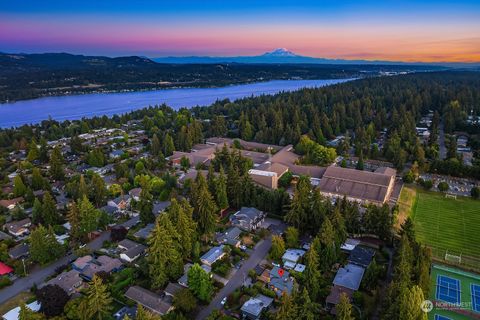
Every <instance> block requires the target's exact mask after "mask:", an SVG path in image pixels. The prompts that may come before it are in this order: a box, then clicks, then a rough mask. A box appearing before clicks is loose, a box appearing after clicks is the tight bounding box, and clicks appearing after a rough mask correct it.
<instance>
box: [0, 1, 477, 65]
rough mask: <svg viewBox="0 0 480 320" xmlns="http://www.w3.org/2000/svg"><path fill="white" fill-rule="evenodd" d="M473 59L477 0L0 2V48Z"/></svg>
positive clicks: (159, 54) (114, 53) (113, 53)
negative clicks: (283, 49)
mask: <svg viewBox="0 0 480 320" xmlns="http://www.w3.org/2000/svg"><path fill="white" fill-rule="evenodd" d="M277 47H286V48H288V49H289V50H291V51H293V52H295V53H297V54H300V55H306V56H312V57H324V58H341V59H367V60H376V59H381V60H394V61H425V62H432V61H451V62H480V1H479V0H476V1H462V0H459V1H443V0H440V1H433V0H432V1H394V0H383V1H362V0H356V1H350V0H337V1H321V0H318V1H282V0H276V1H269V0H265V1H260V0H256V1H253V0H243V1H227V0H223V1H206V0H203V1H182V0H177V1H162V0H157V1H153V0H149V1H147V0H143V1H142V0H139V1H120V0H117V1H113V0H96V1H92V0H86V1H60V0H59V1H49V0H44V1H39V0H22V1H0V51H2V52H8V53H18V52H26V53H31V52H35V53H40V52H69V53H79V54H87V55H108V56H121V55H142V56H148V57H162V56H188V55H202V56H203V55H210V56H236V55H258V54H262V53H264V52H265V51H270V50H272V49H274V48H277Z"/></svg>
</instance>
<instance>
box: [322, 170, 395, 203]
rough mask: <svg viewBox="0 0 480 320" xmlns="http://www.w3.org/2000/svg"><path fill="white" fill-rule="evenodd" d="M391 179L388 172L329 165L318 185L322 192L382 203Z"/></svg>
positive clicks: (385, 197) (385, 198)
mask: <svg viewBox="0 0 480 320" xmlns="http://www.w3.org/2000/svg"><path fill="white" fill-rule="evenodd" d="M392 180H393V177H392V176H391V175H390V174H384V173H379V172H370V171H361V170H356V169H348V168H341V167H336V166H329V167H327V169H326V171H325V173H324V174H323V176H322V178H321V181H320V184H319V185H318V187H319V189H320V191H322V192H327V193H333V194H338V195H346V196H348V197H352V198H357V199H362V200H368V201H375V202H381V203H383V202H385V201H386V200H387V195H388V188H389V187H390V185H391V183H392Z"/></svg>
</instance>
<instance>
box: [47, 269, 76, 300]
mask: <svg viewBox="0 0 480 320" xmlns="http://www.w3.org/2000/svg"><path fill="white" fill-rule="evenodd" d="M82 284H83V280H82V278H81V277H80V272H78V271H77V270H74V269H72V270H70V271H67V272H62V273H61V274H59V275H58V276H56V277H55V278H53V279H50V280H49V281H48V282H47V283H45V286H48V285H57V286H59V287H60V288H62V289H63V290H65V292H66V293H67V294H68V295H69V296H71V295H72V294H74V293H76V292H77V289H78V288H80V287H81V285H82Z"/></svg>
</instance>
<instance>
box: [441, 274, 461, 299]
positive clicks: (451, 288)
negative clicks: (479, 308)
mask: <svg viewBox="0 0 480 320" xmlns="http://www.w3.org/2000/svg"><path fill="white" fill-rule="evenodd" d="M436 298H437V300H441V301H445V302H448V303H452V304H459V303H460V281H459V280H457V279H454V278H450V277H448V276H443V275H438V276H437V294H436Z"/></svg>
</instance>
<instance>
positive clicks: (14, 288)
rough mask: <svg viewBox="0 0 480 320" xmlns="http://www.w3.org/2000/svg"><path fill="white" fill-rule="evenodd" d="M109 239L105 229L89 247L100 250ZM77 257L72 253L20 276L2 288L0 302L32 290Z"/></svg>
mask: <svg viewBox="0 0 480 320" xmlns="http://www.w3.org/2000/svg"><path fill="white" fill-rule="evenodd" d="M109 239H110V231H104V232H102V233H101V234H100V236H99V237H98V238H96V239H95V240H93V241H91V242H90V243H88V244H87V247H88V248H90V249H91V250H98V249H100V248H101V247H102V245H103V241H105V240H109ZM75 258H76V257H75V255H74V254H70V255H68V256H65V257H63V258H61V259H59V260H57V261H55V262H54V263H52V264H49V265H47V266H45V267H36V268H34V269H33V270H32V271H31V272H30V274H29V275H28V276H26V277H23V278H18V279H17V280H15V281H14V282H13V284H12V285H11V286H9V287H6V288H4V289H2V290H0V304H2V303H4V302H6V301H7V300H9V299H11V298H13V297H15V296H16V295H17V294H19V293H20V292H23V291H28V290H30V288H31V287H32V286H33V284H37V285H39V284H41V283H43V282H44V281H45V279H47V278H48V277H50V276H51V275H53V274H54V273H55V269H56V268H58V267H60V266H63V265H65V264H68V263H70V261H72V260H73V259H75Z"/></svg>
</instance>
